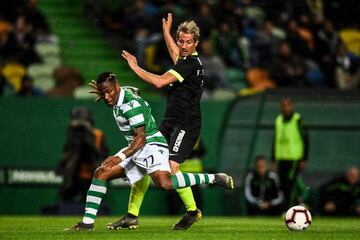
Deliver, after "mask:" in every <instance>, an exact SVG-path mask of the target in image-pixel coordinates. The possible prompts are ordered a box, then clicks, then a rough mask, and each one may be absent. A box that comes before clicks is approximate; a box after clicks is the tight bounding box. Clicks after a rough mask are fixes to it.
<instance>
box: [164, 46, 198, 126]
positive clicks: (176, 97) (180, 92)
mask: <svg viewBox="0 0 360 240" xmlns="http://www.w3.org/2000/svg"><path fill="white" fill-rule="evenodd" d="M169 72H170V73H171V74H173V75H174V76H175V77H176V78H177V79H178V81H176V82H174V83H172V84H170V85H169V89H168V97H167V107H166V112H165V116H164V119H163V121H166V122H171V123H174V124H177V125H180V126H193V127H199V126H201V110H200V99H201V94H202V92H203V85H204V68H203V65H202V63H201V61H200V58H199V56H198V54H197V53H196V52H195V53H193V54H192V55H191V56H188V57H184V58H179V59H178V61H177V63H176V64H175V66H174V67H173V68H172V69H170V70H169Z"/></svg>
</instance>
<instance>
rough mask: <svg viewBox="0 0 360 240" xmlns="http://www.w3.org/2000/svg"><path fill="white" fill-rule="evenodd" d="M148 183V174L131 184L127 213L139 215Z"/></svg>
mask: <svg viewBox="0 0 360 240" xmlns="http://www.w3.org/2000/svg"><path fill="white" fill-rule="evenodd" d="M149 184H150V176H144V177H143V178H142V179H141V180H140V181H138V182H136V183H135V184H133V185H132V186H131V191H130V196H129V204H128V213H131V214H132V215H134V216H139V211H140V207H141V204H142V201H143V199H144V196H145V193H146V191H147V189H148V187H149Z"/></svg>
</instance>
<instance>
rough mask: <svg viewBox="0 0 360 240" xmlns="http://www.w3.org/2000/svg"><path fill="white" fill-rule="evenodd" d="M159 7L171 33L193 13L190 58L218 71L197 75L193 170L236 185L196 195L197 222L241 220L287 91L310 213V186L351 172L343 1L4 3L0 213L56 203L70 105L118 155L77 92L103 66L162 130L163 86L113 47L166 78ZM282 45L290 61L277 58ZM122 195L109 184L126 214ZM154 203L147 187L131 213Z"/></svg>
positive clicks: (357, 143)
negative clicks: (196, 39)
mask: <svg viewBox="0 0 360 240" xmlns="http://www.w3.org/2000/svg"><path fill="white" fill-rule="evenodd" d="M37 3H38V4H37ZM166 12H173V14H174V18H175V20H176V21H175V23H174V26H175V25H176V24H177V23H179V22H181V21H183V20H185V19H190V18H194V19H195V20H196V21H197V22H198V24H199V25H200V28H201V34H202V35H201V36H202V37H201V41H202V42H208V43H210V44H208V45H206V46H203V45H201V47H199V51H200V53H201V54H204V55H206V56H208V55H209V56H214V55H216V57H217V59H218V60H217V63H219V62H220V64H217V65H210V67H209V68H208V71H209V72H212V71H211V70H214V69H216V70H215V72H217V73H218V74H214V75H211V76H207V77H209V79H211V81H210V80H209V82H210V83H209V84H208V85H207V86H206V91H205V93H204V97H203V101H202V112H203V126H202V133H201V137H202V139H203V141H204V145H205V147H206V149H207V152H206V155H205V156H204V158H203V165H204V168H205V170H207V171H215V170H216V171H218V170H223V171H226V172H228V173H230V174H232V175H234V176H235V177H236V183H237V189H236V190H235V191H233V192H227V191H224V190H222V189H216V188H211V187H207V188H203V199H204V200H203V202H204V205H203V211H204V212H205V213H206V215H243V214H246V209H245V204H244V194H243V179H244V176H245V173H246V172H247V171H248V170H249V168H250V166H251V165H252V160H253V159H254V158H255V156H257V155H258V154H265V155H266V156H267V157H268V158H270V154H271V144H272V135H273V122H274V119H275V117H276V116H277V114H278V113H279V101H280V99H281V98H283V97H285V96H287V97H291V98H292V99H293V100H294V102H295V107H296V111H299V112H300V113H301V114H302V116H303V118H304V119H305V122H306V124H307V126H308V128H309V137H310V152H309V159H308V160H309V164H308V166H307V169H306V171H305V172H304V174H303V176H302V177H303V179H304V182H305V183H306V185H307V186H309V187H310V190H309V192H310V193H309V199H308V202H307V203H308V205H309V206H310V208H311V209H312V211H314V213H316V210H317V204H318V197H317V191H318V187H319V186H320V185H321V184H323V183H325V182H326V181H327V180H329V179H330V178H332V177H334V176H336V175H339V174H343V173H344V172H345V170H346V169H347V168H348V167H350V166H358V167H359V163H360V94H359V93H360V92H359V88H360V67H359V66H360V65H359V57H360V30H359V16H360V8H359V4H358V3H356V2H355V1H350V0H326V1H325V0H297V1H292V0H284V1H279V0H272V1H266V0H238V1H236V0H224V1H211V0H209V1H187V0H178V1H176V0H174V1H162V0H158V1H145V0H144V1H141V0H137V1H129V0H126V1H120V0H119V1H116V0H99V1H92V0H71V1H70V0H38V1H35V0H29V1H23V0H11V1H10V0H9V1H8V0H6V1H1V3H0V35H1V39H0V40H1V41H0V49H1V51H0V53H1V55H0V60H1V82H0V95H1V98H0V116H1V117H0V133H1V134H0V145H1V148H0V156H1V161H0V196H1V200H0V202H1V204H0V214H2V215H5V214H6V215H9V214H16V215H19V214H20V215H21V214H42V213H43V212H44V208H46V207H48V206H52V205H54V204H56V203H57V201H58V191H59V186H60V183H61V181H62V180H61V178H59V177H58V176H56V175H55V174H54V169H55V167H56V165H57V163H58V162H59V159H60V158H61V154H62V149H63V145H64V143H65V140H66V129H67V124H68V121H69V120H68V118H69V111H70V110H71V109H72V108H73V107H75V106H85V107H88V108H89V109H91V110H92V111H93V114H94V120H95V124H96V127H98V128H100V129H101V130H103V132H104V133H105V136H106V141H107V144H108V146H109V149H110V153H114V152H115V151H117V150H118V149H119V148H122V147H123V146H125V141H124V140H123V139H122V136H121V135H120V133H119V132H118V130H117V127H116V125H115V124H114V122H113V119H112V115H111V112H110V110H109V109H107V108H105V107H104V106H103V105H102V104H99V103H98V104H96V103H94V102H93V100H92V97H91V96H89V94H88V93H87V91H88V90H89V88H88V86H87V83H88V82H90V81H91V80H92V79H95V78H96V77H97V75H98V74H99V73H101V72H103V71H112V72H114V73H116V74H117V76H118V78H119V80H120V84H121V85H132V86H136V87H138V88H139V89H140V90H141V92H142V95H143V96H144V98H146V99H147V100H149V103H150V105H151V106H152V109H153V112H154V116H155V118H156V119H157V121H158V122H159V121H160V119H161V118H162V115H163V113H164V108H165V104H164V102H165V94H164V93H165V90H164V91H159V90H156V89H154V88H152V87H151V86H149V85H148V84H145V83H144V82H142V81H141V80H139V79H137V78H136V77H135V75H134V74H132V72H131V71H130V70H129V68H128V66H127V64H126V62H125V61H123V60H122V59H121V56H120V51H121V49H128V50H129V51H130V52H133V53H135V54H136V56H137V57H138V59H139V62H140V63H141V64H142V66H144V67H145V68H146V69H148V70H150V71H152V72H158V73H161V72H164V71H166V69H168V68H169V66H171V62H170V59H169V58H168V56H167V53H166V49H165V45H164V43H163V40H162V35H161V18H162V16H163V14H164V13H166ZM24 36H26V37H24ZM284 44H285V45H286V46H287V49H288V50H287V51H288V53H289V51H290V54H288V55H286V53H283V52H281V50H279V46H282V45H284ZM204 45H205V44H204ZM209 46H210V47H209ZM282 54H285V55H286V56H285V57H286V58H285V59H286V60H284V58H283V57H284V55H282ZM283 61H285V62H289V63H291V64H290V65H289V67H294V68H295V67H300V71H299V72H298V74H291V75H286V74H283V69H282V68H281V67H282V66H283V63H284V62H283ZM205 71H207V69H206V68H205ZM25 76H26V77H25ZM27 77H29V78H30V79H32V80H30V81H29V82H30V84H26V83H25V82H27V80H26V79H27ZM128 193H129V188H128V187H124V186H123V185H121V184H120V185H119V184H113V186H112V188H111V190H110V191H109V194H108V196H107V198H106V200H105V202H106V203H107V205H108V207H109V209H110V212H111V214H122V213H124V212H125V211H126V207H127V199H128ZM25 199H26V204H24V200H25ZM166 201H167V200H166V195H165V193H164V192H161V191H159V190H157V189H154V188H151V189H150V190H149V192H148V193H147V196H146V198H145V201H144V206H143V208H142V213H143V214H144V215H158V214H166V213H167V209H166V208H164V206H165V205H166Z"/></svg>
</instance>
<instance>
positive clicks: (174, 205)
mask: <svg viewBox="0 0 360 240" xmlns="http://www.w3.org/2000/svg"><path fill="white" fill-rule="evenodd" d="M205 154H206V149H205V146H204V144H203V142H202V141H201V140H200V138H199V139H198V141H197V142H196V144H195V146H194V148H193V151H192V153H191V155H190V156H189V158H188V159H187V160H185V162H183V163H182V164H180V171H181V172H184V173H186V172H192V173H201V172H203V164H202V158H203V157H204V156H205ZM191 190H192V192H193V194H194V199H195V202H196V206H197V207H198V208H199V209H202V206H203V201H202V191H201V186H192V187H191ZM167 203H168V210H169V214H171V215H177V214H179V213H180V212H183V210H182V209H181V208H182V207H181V206H183V204H182V201H181V199H180V197H179V194H177V193H176V191H175V190H173V191H168V193H167Z"/></svg>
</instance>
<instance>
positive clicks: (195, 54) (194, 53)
mask: <svg viewBox="0 0 360 240" xmlns="http://www.w3.org/2000/svg"><path fill="white" fill-rule="evenodd" d="M197 55H199V54H198V53H197V51H195V52H193V53H192V54H191V56H197ZM178 59H186V57H180V56H178Z"/></svg>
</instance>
